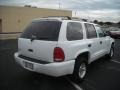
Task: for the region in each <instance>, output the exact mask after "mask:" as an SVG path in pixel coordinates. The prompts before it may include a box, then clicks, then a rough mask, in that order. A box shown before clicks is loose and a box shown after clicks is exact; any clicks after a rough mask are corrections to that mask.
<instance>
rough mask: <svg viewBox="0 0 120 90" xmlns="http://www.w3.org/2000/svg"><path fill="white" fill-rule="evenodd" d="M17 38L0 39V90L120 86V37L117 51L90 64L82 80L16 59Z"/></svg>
mask: <svg viewBox="0 0 120 90" xmlns="http://www.w3.org/2000/svg"><path fill="white" fill-rule="evenodd" d="M16 51H17V40H4V41H0V90H120V40H119V39H116V40H115V55H114V58H113V59H111V60H106V58H105V57H103V58H100V59H99V60H97V61H95V62H93V63H92V64H91V65H89V70H88V74H87V76H86V78H85V80H84V81H83V82H82V83H75V82H74V81H72V80H71V79H70V78H68V76H63V77H58V78H55V77H50V76H46V75H42V74H38V73H33V72H30V71H27V70H25V69H23V68H21V67H20V66H19V65H17V64H16V63H15V60H14V57H13V54H14V52H16Z"/></svg>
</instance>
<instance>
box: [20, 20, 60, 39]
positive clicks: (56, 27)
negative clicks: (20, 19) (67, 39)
mask: <svg viewBox="0 0 120 90" xmlns="http://www.w3.org/2000/svg"><path fill="white" fill-rule="evenodd" d="M60 27H61V22H60V21H34V22H32V23H31V24H30V25H29V26H28V27H27V28H26V29H25V31H24V32H23V33H22V34H21V38H27V39H32V38H33V37H34V38H35V39H37V40H47V41H57V40H58V36H59V31H60Z"/></svg>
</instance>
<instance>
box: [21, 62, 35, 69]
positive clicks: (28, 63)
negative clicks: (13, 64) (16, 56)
mask: <svg viewBox="0 0 120 90" xmlns="http://www.w3.org/2000/svg"><path fill="white" fill-rule="evenodd" d="M23 63H24V67H25V68H27V69H30V70H33V69H34V64H33V63H30V62H27V61H23Z"/></svg>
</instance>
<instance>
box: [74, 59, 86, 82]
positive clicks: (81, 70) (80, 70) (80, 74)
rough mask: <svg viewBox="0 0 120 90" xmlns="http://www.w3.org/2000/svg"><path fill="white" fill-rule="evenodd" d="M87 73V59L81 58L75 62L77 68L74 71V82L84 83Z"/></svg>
mask: <svg viewBox="0 0 120 90" xmlns="http://www.w3.org/2000/svg"><path fill="white" fill-rule="evenodd" d="M86 73H87V58H85V57H79V58H77V59H76V61H75V67H74V71H73V80H74V81H75V82H82V81H83V80H84V78H85V76H86Z"/></svg>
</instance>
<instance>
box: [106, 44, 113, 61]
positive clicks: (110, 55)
mask: <svg viewBox="0 0 120 90" xmlns="http://www.w3.org/2000/svg"><path fill="white" fill-rule="evenodd" d="M113 56H114V46H113V45H112V46H111V49H110V52H109V54H107V57H108V59H111V58H113Z"/></svg>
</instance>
